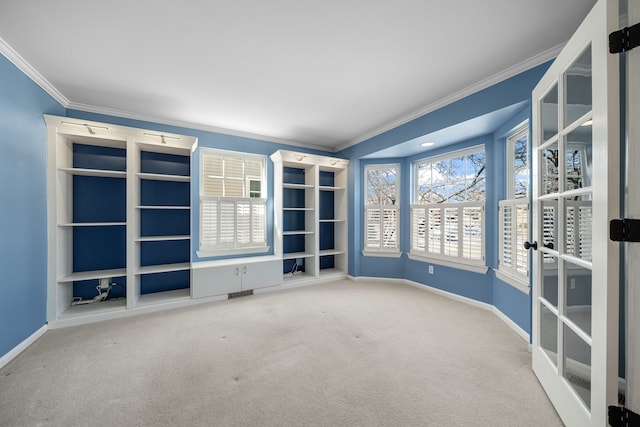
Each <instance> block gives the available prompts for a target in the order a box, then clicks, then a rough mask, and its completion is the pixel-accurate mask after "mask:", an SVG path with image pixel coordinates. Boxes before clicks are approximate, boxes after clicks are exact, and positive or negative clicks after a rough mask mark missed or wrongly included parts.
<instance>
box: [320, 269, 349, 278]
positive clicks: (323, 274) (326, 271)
mask: <svg viewBox="0 0 640 427" xmlns="http://www.w3.org/2000/svg"><path fill="white" fill-rule="evenodd" d="M346 274H347V273H346V272H344V271H342V270H338V269H336V268H323V269H321V270H320V277H328V276H346Z"/></svg>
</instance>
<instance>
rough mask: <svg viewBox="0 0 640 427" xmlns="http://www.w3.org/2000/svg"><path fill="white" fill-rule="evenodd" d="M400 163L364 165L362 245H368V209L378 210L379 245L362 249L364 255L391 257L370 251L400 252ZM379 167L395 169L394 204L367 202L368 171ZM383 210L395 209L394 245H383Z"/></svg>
mask: <svg viewBox="0 0 640 427" xmlns="http://www.w3.org/2000/svg"><path fill="white" fill-rule="evenodd" d="M401 167H402V166H401V165H400V163H380V164H377V163H372V164H368V165H365V166H364V177H363V181H364V188H363V191H364V192H363V194H364V203H363V205H364V209H363V214H364V215H363V225H364V232H363V235H364V242H363V244H364V246H365V248H366V247H367V246H368V244H369V241H368V226H369V222H368V210H379V211H380V230H379V231H380V245H379V248H378V249H370V250H367V249H365V250H363V251H362V254H363V255H365V256H389V257H391V256H392V255H373V254H372V252H381V253H390V254H393V253H394V252H400V224H401V222H402V220H401V211H400V201H401V199H400V198H401V196H400V193H401V191H400V188H401V184H402V180H401V176H400V175H401V173H402V169H401ZM380 169H390V170H394V171H395V177H396V181H395V187H396V191H395V196H396V198H395V204H394V205H371V204H368V203H367V201H368V197H369V194H368V187H369V171H372V170H373V171H375V170H380ZM385 210H395V211H396V224H395V232H396V244H395V247H386V248H385V247H383V246H384V235H385V233H384V230H385V228H386V227H385V221H384V211H385ZM401 255H402V254H401V253H400V254H399V255H397V256H395V257H396V258H399V257H400V256H401Z"/></svg>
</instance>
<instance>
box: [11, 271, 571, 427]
mask: <svg viewBox="0 0 640 427" xmlns="http://www.w3.org/2000/svg"><path fill="white" fill-rule="evenodd" d="M0 425H2V426H41V425H42V426H148V425H154V426H155V425H158V426H196V425H197V426H332V427H335V426H350V427H351V426H510V427H511V426H545V427H552V426H561V425H562V423H561V421H560V419H559V418H558V416H557V414H556V412H555V411H554V409H553V407H552V405H551V403H550V402H549V400H548V399H547V397H546V396H545V394H544V392H543V391H542V388H541V387H540V385H539V383H538V381H537V380H536V378H535V376H534V375H533V373H532V371H531V355H530V353H529V352H528V351H527V344H526V343H525V342H524V341H523V340H522V339H521V338H520V337H518V336H517V335H516V334H515V333H514V332H513V331H511V329H509V328H508V327H507V326H506V325H505V324H504V323H502V322H501V321H500V320H499V319H498V318H497V317H496V316H495V315H494V314H492V313H490V312H488V311H484V310H481V309H478V308H474V307H470V306H467V305H465V304H462V303H459V302H456V301H452V300H449V299H447V298H443V297H441V296H438V295H435V294H433V293H430V292H425V291H422V290H419V289H415V288H412V287H409V286H404V285H394V284H385V283H365V282H358V283H354V282H351V281H340V282H335V283H329V284H322V285H317V286H310V287H305V288H298V289H292V290H288V291H282V292H274V293H267V294H261V295H254V296H249V297H243V298H238V299H233V300H228V301H223V302H217V303H211V304H205V305H199V306H195V307H189V308H184V309H177V310H170V311H165V312H159V313H154V314H150V315H143V316H136V317H129V318H125V319H119V320H114V321H108V322H103V323H98V324H91V325H84V326H79V327H73V328H66V329H58V330H52V331H49V332H47V333H46V334H45V335H44V336H43V337H42V338H41V339H39V340H38V341H37V342H36V343H35V344H33V345H32V346H31V347H29V348H28V349H27V350H26V351H24V352H23V353H22V354H21V355H20V356H18V357H17V358H16V359H15V360H13V361H12V362H11V363H9V364H8V365H7V366H5V367H4V368H3V369H2V370H0Z"/></svg>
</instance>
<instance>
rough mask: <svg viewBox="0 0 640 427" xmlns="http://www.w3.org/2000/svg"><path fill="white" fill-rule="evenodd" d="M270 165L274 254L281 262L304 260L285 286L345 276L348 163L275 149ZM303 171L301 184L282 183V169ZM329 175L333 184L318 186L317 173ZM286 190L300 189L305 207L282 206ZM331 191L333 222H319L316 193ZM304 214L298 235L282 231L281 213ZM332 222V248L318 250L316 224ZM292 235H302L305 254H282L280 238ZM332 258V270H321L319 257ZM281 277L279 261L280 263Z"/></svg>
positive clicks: (318, 199) (341, 160)
mask: <svg viewBox="0 0 640 427" xmlns="http://www.w3.org/2000/svg"><path fill="white" fill-rule="evenodd" d="M271 160H272V161H273V163H274V185H273V186H274V209H275V215H274V255H275V256H277V257H279V258H280V259H281V260H291V259H297V258H304V262H305V272H304V273H303V274H298V275H294V276H289V275H287V276H285V279H286V283H291V282H296V281H307V280H309V279H314V278H319V277H323V278H326V277H336V278H344V277H346V275H347V270H348V268H349V266H348V255H347V249H348V248H347V244H348V243H347V242H348V240H347V239H348V236H347V233H348V224H347V209H348V199H347V197H348V190H347V182H348V171H349V161H348V160H344V159H338V158H335V157H327V156H318V155H312V154H307V153H298V152H294V151H286V150H278V151H276V152H275V153H273V154H272V155H271ZM285 167H291V168H296V169H304V171H305V182H304V184H292V183H287V182H284V175H283V168H285ZM324 171H326V172H332V173H333V174H334V183H333V184H334V185H332V186H326V185H320V172H324ZM286 189H304V190H305V205H304V207H301V208H285V207H283V198H284V191H286ZM321 191H330V192H333V197H334V212H333V219H329V220H325V219H322V220H321V219H320V212H321V207H320V206H319V203H320V192H321ZM287 210H290V211H305V215H306V216H305V227H306V229H305V230H304V231H302V232H291V231H284V224H283V221H284V211H287ZM321 223H332V224H333V226H334V236H333V237H334V248H333V249H331V250H324V251H320V224H321ZM292 234H304V235H305V252H303V253H283V237H284V236H286V235H292ZM329 255H333V257H334V268H327V269H321V268H320V257H322V256H329ZM280 270H281V271H280V274H281V275H282V262H281V263H280Z"/></svg>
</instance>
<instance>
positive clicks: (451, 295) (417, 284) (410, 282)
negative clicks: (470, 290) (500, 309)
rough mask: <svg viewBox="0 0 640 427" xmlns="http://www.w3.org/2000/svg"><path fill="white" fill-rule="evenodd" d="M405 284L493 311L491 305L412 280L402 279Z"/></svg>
mask: <svg viewBox="0 0 640 427" xmlns="http://www.w3.org/2000/svg"><path fill="white" fill-rule="evenodd" d="M404 282H405V284H407V285H409V286H412V287H414V288H417V289H422V290H423V291H428V292H433V293H435V294H438V295H440V296H443V297H445V298H449V299H452V300H454V301H458V302H462V303H464V304H467V305H470V306H473V307H478V308H481V309H483V310H487V311H493V305H491V304H489V303H486V302H482V301H478V300H475V299H473V298H468V297H463V296H462V295H458V294H454V293H453V292H449V291H444V290H442V289H438V288H434V287H433V286H429V285H425V284H424V283H420V282H414V281H413V280H408V279H404Z"/></svg>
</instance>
